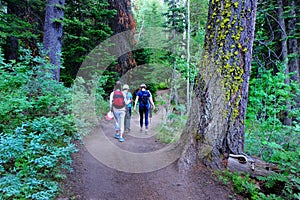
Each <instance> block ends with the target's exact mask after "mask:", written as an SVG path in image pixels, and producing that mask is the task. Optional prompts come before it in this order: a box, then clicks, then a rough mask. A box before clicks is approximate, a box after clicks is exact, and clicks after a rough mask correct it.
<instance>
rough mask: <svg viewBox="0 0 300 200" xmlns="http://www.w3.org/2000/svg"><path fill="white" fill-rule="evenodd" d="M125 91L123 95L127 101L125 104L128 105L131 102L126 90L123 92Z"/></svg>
mask: <svg viewBox="0 0 300 200" xmlns="http://www.w3.org/2000/svg"><path fill="white" fill-rule="evenodd" d="M122 93H123V96H124V102H125V105H126V106H127V105H128V104H129V103H130V101H129V100H128V99H127V94H126V92H122Z"/></svg>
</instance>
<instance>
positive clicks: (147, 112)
mask: <svg viewBox="0 0 300 200" xmlns="http://www.w3.org/2000/svg"><path fill="white" fill-rule="evenodd" d="M139 113H140V126H141V128H142V127H143V121H144V114H145V126H146V128H148V124H149V119H148V115H149V108H147V107H144V106H140V107H139Z"/></svg>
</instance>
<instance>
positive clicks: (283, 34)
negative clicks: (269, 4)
mask: <svg viewBox="0 0 300 200" xmlns="http://www.w3.org/2000/svg"><path fill="white" fill-rule="evenodd" d="M277 4H278V22H279V27H280V32H281V38H280V39H281V61H282V63H283V65H285V67H286V69H285V75H288V74H289V66H288V46H287V34H286V28H285V21H284V17H283V2H282V0H277ZM284 83H285V84H287V85H290V83H291V81H290V78H286V79H285V80H284ZM286 104H287V111H285V113H284V118H283V124H284V125H288V126H291V125H292V119H291V118H290V117H289V116H288V115H289V110H291V103H290V102H286Z"/></svg>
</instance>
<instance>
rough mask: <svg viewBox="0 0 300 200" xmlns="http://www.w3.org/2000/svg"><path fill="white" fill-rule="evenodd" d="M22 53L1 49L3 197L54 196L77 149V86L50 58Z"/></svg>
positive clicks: (0, 181) (0, 190)
mask: <svg viewBox="0 0 300 200" xmlns="http://www.w3.org/2000/svg"><path fill="white" fill-rule="evenodd" d="M20 53H21V57H20V60H19V61H18V62H15V61H13V62H11V63H9V64H7V63H5V62H4V60H3V55H0V87H1V91H2V93H1V96H0V99H1V102H3V103H1V107H0V109H1V110H0V124H1V126H0V199H54V198H55V196H56V195H57V194H58V192H59V186H58V184H59V181H61V179H62V178H64V175H63V174H62V173H61V170H62V169H70V167H69V166H70V163H71V157H70V155H71V154H72V153H73V152H75V147H74V145H73V144H72V143H71V141H72V138H73V134H74V133H75V132H76V129H75V126H74V123H73V116H72V115H71V103H70V102H71V90H70V89H68V88H66V87H64V86H63V85H62V84H61V83H57V82H56V81H55V80H54V79H53V74H52V70H53V69H54V67H53V66H52V65H51V64H50V63H48V61H47V60H46V59H43V58H41V57H33V56H32V55H31V54H30V52H29V51H28V50H21V52H20Z"/></svg>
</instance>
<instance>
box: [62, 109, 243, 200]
mask: <svg viewBox="0 0 300 200" xmlns="http://www.w3.org/2000/svg"><path fill="white" fill-rule="evenodd" d="M160 116H161V113H160V114H159V115H156V116H153V121H152V124H151V126H150V130H149V132H148V133H147V134H145V132H142V133H141V132H140V130H139V125H138V124H139V123H138V116H137V114H135V115H134V116H133V118H132V122H131V128H132V130H131V132H130V133H129V134H126V135H125V137H124V138H125V142H123V143H120V142H118V140H116V139H114V138H113V135H114V129H113V123H112V122H106V121H103V122H101V123H100V125H99V127H97V129H95V130H94V132H93V133H91V134H90V135H89V136H88V137H87V138H85V140H84V142H85V143H84V145H79V146H78V147H79V149H80V151H79V152H78V153H76V154H74V157H73V159H74V163H73V168H74V172H73V173H70V174H68V178H67V179H66V181H65V183H64V192H63V194H62V195H61V198H62V199H76V200H121V199H122V200H176V199H180V200H186V199H191V200H202V199H203V200H206V199H212V200H218V199H220V200H224V199H242V197H240V196H237V195H234V194H233V193H232V192H231V191H230V189H229V188H228V187H226V186H224V185H222V184H220V183H219V182H218V181H216V178H215V177H212V175H211V173H210V171H208V170H207V169H206V168H205V167H203V166H198V167H197V169H194V170H193V171H192V172H189V173H188V174H181V173H178V170H177V168H176V161H175V162H172V159H175V157H174V158H172V159H169V158H170V157H172V156H174V155H175V154H170V155H169V154H165V157H161V158H160V157H159V156H158V154H157V155H154V156H153V155H152V157H150V159H149V157H147V156H149V155H151V153H153V152H163V153H166V152H168V153H170V152H172V150H169V151H160V150H161V149H164V148H166V147H168V146H169V145H166V144H161V143H160V142H158V141H157V140H156V139H155V127H156V126H157V125H158V124H159V123H160V121H161V118H160ZM116 149H118V150H116ZM120 152H121V153H120ZM127 154H128V155H127ZM123 155H124V156H123ZM141 155H143V156H144V155H145V156H146V157H145V159H144V158H142V159H141V160H139V161H138V162H135V161H136V160H135V159H140V157H141ZM130 156H139V157H130ZM130 159H132V160H130ZM168 159H169V160H168ZM163 162H166V163H167V165H165V166H164V163H163ZM171 162H172V163H171ZM153 163H154V164H153ZM159 164H161V165H160V166H159ZM108 166H109V167H108ZM120 166H121V167H120ZM155 167H156V168H155ZM151 169H155V170H151ZM143 170H144V173H142V172H143ZM134 172H139V173H134Z"/></svg>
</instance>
